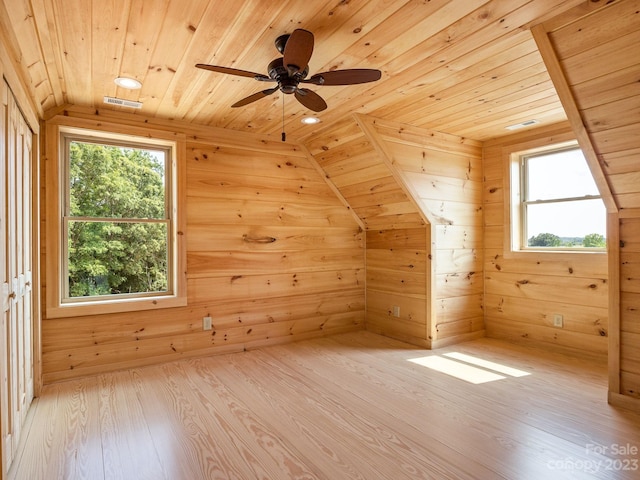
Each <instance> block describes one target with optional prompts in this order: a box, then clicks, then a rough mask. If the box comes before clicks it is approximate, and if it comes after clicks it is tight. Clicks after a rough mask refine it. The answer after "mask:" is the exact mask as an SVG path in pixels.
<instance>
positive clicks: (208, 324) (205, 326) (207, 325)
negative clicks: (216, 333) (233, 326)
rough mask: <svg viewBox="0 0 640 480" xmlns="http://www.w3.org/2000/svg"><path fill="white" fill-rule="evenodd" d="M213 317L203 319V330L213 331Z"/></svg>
mask: <svg viewBox="0 0 640 480" xmlns="http://www.w3.org/2000/svg"><path fill="white" fill-rule="evenodd" d="M211 328H212V326H211V317H202V330H211Z"/></svg>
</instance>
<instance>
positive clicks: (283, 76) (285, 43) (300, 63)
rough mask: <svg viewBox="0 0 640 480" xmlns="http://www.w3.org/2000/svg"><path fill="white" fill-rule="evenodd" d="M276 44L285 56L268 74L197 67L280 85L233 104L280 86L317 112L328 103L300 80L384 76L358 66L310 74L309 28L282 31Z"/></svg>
mask: <svg viewBox="0 0 640 480" xmlns="http://www.w3.org/2000/svg"><path fill="white" fill-rule="evenodd" d="M275 45H276V48H277V49H278V51H279V52H280V53H281V54H282V55H283V56H282V57H279V58H276V59H275V60H273V61H272V62H271V63H270V64H269V66H268V67H267V72H268V75H263V74H261V73H254V72H249V71H246V70H238V69H236V68H230V67H219V66H217V65H207V64H204V63H198V64H196V67H198V68H202V69H205V70H211V71H213V72H218V73H226V74H228V75H237V76H240V77H249V78H253V79H254V80H258V81H259V82H276V83H277V86H275V87H273V88H268V89H266V90H262V91H260V92H257V93H254V94H253V95H249V96H248V97H246V98H243V99H242V100H239V101H237V102H236V103H234V104H233V105H231V106H232V107H234V108H235V107H242V106H244V105H248V104H250V103H252V102H255V101H256V100H260V99H261V98H264V97H267V96H269V95H271V94H273V93H275V92H277V91H278V90H280V91H281V92H282V93H286V94H293V95H294V96H295V97H296V99H297V100H298V101H299V102H300V103H301V104H302V105H304V106H305V107H306V108H308V109H309V110H313V111H314V112H321V111H323V110H325V109H326V108H327V103H326V102H325V101H324V99H323V98H322V97H321V96H320V95H318V94H317V93H315V92H314V91H313V90H309V89H308V88H300V86H299V85H300V84H301V83H308V84H312V85H355V84H358V83H368V82H375V81H376V80H379V79H380V77H381V76H382V74H381V72H380V70H373V69H368V68H356V69H347V70H331V71H328V72H322V73H316V74H315V75H312V76H311V77H309V78H307V75H308V74H309V59H310V58H311V54H312V53H313V33H311V32H309V31H308V30H303V29H300V28H299V29H296V30H294V31H293V32H292V33H291V34H286V35H281V36H279V37H278V38H277V39H276V41H275ZM283 98H284V97H283Z"/></svg>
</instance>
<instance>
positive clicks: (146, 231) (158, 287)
mask: <svg viewBox="0 0 640 480" xmlns="http://www.w3.org/2000/svg"><path fill="white" fill-rule="evenodd" d="M67 145H68V152H67V154H68V163H67V168H68V177H67V178H68V185H67V186H68V193H67V196H66V203H67V204H66V205H65V217H64V225H65V231H66V241H67V242H66V243H67V245H66V246H67V251H66V262H67V265H66V267H67V268H66V275H65V276H66V277H67V278H68V285H67V290H68V291H67V296H68V297H69V298H74V297H87V296H101V295H117V294H141V293H152V292H154V293H157V292H166V291H167V289H168V287H169V282H168V277H169V271H168V266H169V260H170V259H169V251H170V248H169V247H170V246H169V238H170V236H169V235H170V231H169V230H170V223H169V205H168V201H167V182H166V171H167V160H168V153H167V151H164V150H152V149H147V148H137V147H122V146H116V145H102V144H98V143H90V142H85V141H77V140H71V141H69V142H68V143H67Z"/></svg>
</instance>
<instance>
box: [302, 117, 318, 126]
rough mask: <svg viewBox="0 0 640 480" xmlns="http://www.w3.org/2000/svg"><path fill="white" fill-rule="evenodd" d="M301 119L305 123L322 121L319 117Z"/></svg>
mask: <svg viewBox="0 0 640 480" xmlns="http://www.w3.org/2000/svg"><path fill="white" fill-rule="evenodd" d="M300 121H301V122H302V123H304V124H305V125H313V124H314V123H320V119H319V118H318V117H302V118H301V119H300Z"/></svg>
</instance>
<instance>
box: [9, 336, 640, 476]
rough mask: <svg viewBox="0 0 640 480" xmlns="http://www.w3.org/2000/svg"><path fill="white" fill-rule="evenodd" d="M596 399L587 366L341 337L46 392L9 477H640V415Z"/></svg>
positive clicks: (517, 350)
mask: <svg viewBox="0 0 640 480" xmlns="http://www.w3.org/2000/svg"><path fill="white" fill-rule="evenodd" d="M459 354H465V355H468V356H469V357H460V356H459ZM423 357H427V358H426V359H424V358H423ZM416 358H423V360H421V361H420V363H416V362H413V361H410V360H411V359H416ZM478 359H481V360H484V361H490V362H494V363H493V364H483V365H482V366H477V365H476V366H474V365H473V364H477V363H481V362H478ZM423 364H428V365H430V366H431V367H440V366H453V367H456V371H457V373H456V374H458V373H459V371H460V370H461V369H463V368H464V367H465V366H466V367H471V368H469V369H470V370H471V374H472V375H471V379H474V380H477V379H479V378H480V376H479V375H480V374H481V373H493V374H496V373H498V376H499V377H502V378H496V379H494V380H493V381H487V382H485V383H478V384H474V383H470V382H469V381H467V380H462V379H459V378H456V377H453V376H451V375H449V374H445V373H442V372H440V371H437V370H434V369H433V368H430V367H427V366H425V365H423ZM503 366H506V367H511V368H513V369H518V370H520V371H521V372H524V373H527V375H524V374H523V373H518V372H514V371H509V372H508V373H499V372H498V370H503V368H502V367H503ZM474 369H475V370H474ZM518 375H521V376H518ZM606 391H607V388H606V366H605V365H604V364H602V365H600V364H597V363H594V362H593V361H589V360H585V359H575V358H571V357H567V356H563V355H560V354H554V353H549V352H545V351H538V350H534V349H529V348H526V347H522V346H516V345H512V344H509V343H504V342H501V341H496V340H491V339H481V340H477V341H473V342H468V343H464V344H460V345H456V346H453V347H447V348H443V349H439V350H434V351H428V350H421V349H419V348H416V347H412V346H409V345H406V344H403V343H401V342H397V341H394V340H390V339H388V338H385V337H381V336H377V335H374V334H372V333H367V332H357V333H350V334H344V335H337V336H332V337H326V338H322V339H316V340H309V341H303V342H298V343H294V344H289V345H285V346H274V347H267V348H264V349H262V350H255V351H249V352H244V353H236V354H230V355H221V356H214V357H209V358H200V359H189V360H184V361H178V362H174V363H170V364H165V365H160V366H153V367H145V368H138V369H133V370H130V371H124V372H117V373H113V374H106V375H99V376H96V377H90V378H85V379H82V380H77V381H70V382H64V383H59V384H54V385H50V386H47V387H45V389H44V391H43V394H42V396H41V397H40V398H39V399H37V400H36V403H35V404H34V406H33V410H32V412H31V414H30V416H29V418H28V420H27V426H26V430H25V432H26V433H25V435H26V439H25V440H24V441H23V442H22V446H21V449H20V451H19V452H18V456H17V460H16V462H15V463H14V466H13V467H12V470H11V472H10V475H9V477H10V478H11V479H19V480H39V479H42V480H51V479H90V480H96V479H136V480H137V479H153V480H156V479H167V480H169V479H171V480H176V479H179V480H181V479H185V480H187V479H188V480H196V479H214V478H215V479H254V478H261V479H290V478H296V479H315V478H322V479H330V480H338V479H351V478H357V479H365V480H372V479H394V480H399V479H416V478H434V479H449V478H451V479H482V480H484V479H498V478H506V479H518V480H520V479H553V478H589V479H591V478H611V479H614V478H615V479H620V478H629V479H634V478H635V479H637V478H640V466H638V464H637V462H638V461H639V458H640V455H639V454H638V452H637V449H638V448H640V416H639V415H637V414H634V413H632V412H629V411H625V410H620V409H616V408H613V407H611V406H609V405H608V404H607V403H606ZM625 469H626V470H625Z"/></svg>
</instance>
